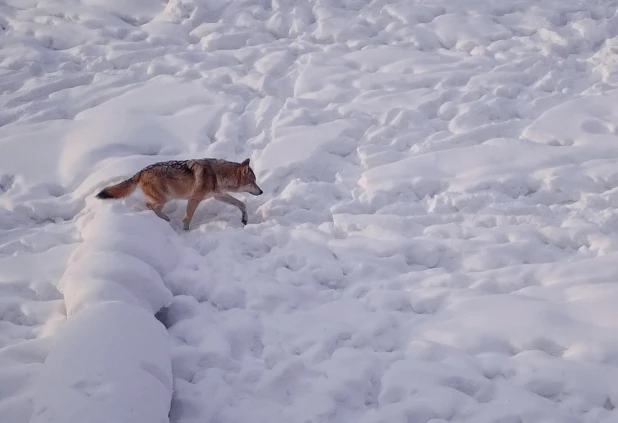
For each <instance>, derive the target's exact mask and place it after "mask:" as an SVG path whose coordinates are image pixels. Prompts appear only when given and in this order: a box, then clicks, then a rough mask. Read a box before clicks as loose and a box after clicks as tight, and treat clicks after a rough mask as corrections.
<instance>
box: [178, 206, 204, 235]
mask: <svg viewBox="0 0 618 423" xmlns="http://www.w3.org/2000/svg"><path fill="white" fill-rule="evenodd" d="M198 204H200V200H195V199H189V201H188V202H187V211H186V212H185V218H184V219H183V220H182V223H183V229H184V230H185V231H188V230H189V224H190V223H191V219H193V214H194V213H195V209H197V206H198Z"/></svg>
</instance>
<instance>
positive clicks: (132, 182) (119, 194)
mask: <svg viewBox="0 0 618 423" xmlns="http://www.w3.org/2000/svg"><path fill="white" fill-rule="evenodd" d="M138 182H139V174H137V175H135V176H133V177H132V178H129V179H127V180H126V181H122V182H120V183H119V184H116V185H112V186H111V187H107V188H105V189H104V190H102V191H101V192H99V193H98V194H97V198H99V199H101V200H107V199H110V198H123V197H126V196H128V195H131V193H133V191H135V188H137V183H138Z"/></svg>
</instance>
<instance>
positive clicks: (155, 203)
mask: <svg viewBox="0 0 618 423" xmlns="http://www.w3.org/2000/svg"><path fill="white" fill-rule="evenodd" d="M138 186H139V187H140V188H141V190H142V191H143V192H144V195H146V198H147V203H146V205H147V206H148V208H149V209H151V210H152V211H154V212H155V213H156V215H157V216H159V217H160V218H161V219H165V220H167V221H169V220H170V218H169V217H168V216H167V215H166V214H165V213H163V211H162V210H163V206H164V205H165V204H166V203H167V202H168V201H170V200H172V199H187V200H188V202H187V210H186V212H185V217H184V219H183V223H184V226H183V227H184V229H185V230H189V224H190V223H191V219H192V218H193V214H194V213H195V209H196V208H197V206H198V204H199V203H200V202H201V201H203V200H205V199H207V198H211V197H213V198H215V199H217V200H219V201H222V202H224V203H227V204H230V205H232V206H235V207H237V208H238V209H239V210H240V211H241V213H242V223H243V224H245V225H246V224H247V207H246V206H245V204H244V203H243V202H242V201H240V200H238V199H236V198H234V197H232V196H231V195H230V194H229V193H230V192H248V193H250V194H253V195H261V194H262V193H263V191H262V190H261V189H260V187H259V186H258V185H257V183H256V179H255V174H254V173H253V170H252V169H251V167H250V166H249V159H247V160H245V161H243V162H242V163H236V162H230V161H227V160H220V159H195V160H172V161H167V162H159V163H155V164H152V165H150V166H147V167H145V168H144V169H142V170H140V171H139V172H137V173H136V174H135V175H133V176H132V177H131V178H129V179H127V180H126V181H123V182H120V183H119V184H116V185H112V186H110V187H107V188H105V189H103V190H102V191H101V192H99V193H98V194H97V198H100V199H110V198H122V197H126V196H128V195H130V194H131V193H132V192H133V191H135V189H136V188H137V187H138Z"/></svg>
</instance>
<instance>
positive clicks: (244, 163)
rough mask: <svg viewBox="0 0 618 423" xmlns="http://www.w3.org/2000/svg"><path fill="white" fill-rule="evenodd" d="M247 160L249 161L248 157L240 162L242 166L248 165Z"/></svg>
mask: <svg viewBox="0 0 618 423" xmlns="http://www.w3.org/2000/svg"><path fill="white" fill-rule="evenodd" d="M249 161H250V159H246V160H245V161H244V162H242V163H241V164H242V165H243V166H249Z"/></svg>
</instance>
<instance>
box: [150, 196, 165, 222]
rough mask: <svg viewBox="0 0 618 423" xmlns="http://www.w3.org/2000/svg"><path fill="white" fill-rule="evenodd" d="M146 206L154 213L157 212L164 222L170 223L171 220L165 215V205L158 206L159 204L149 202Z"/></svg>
mask: <svg viewBox="0 0 618 423" xmlns="http://www.w3.org/2000/svg"><path fill="white" fill-rule="evenodd" d="M146 206H147V207H148V208H149V209H150V210H152V211H153V212H155V214H156V215H157V216H159V217H160V218H161V219H163V220H167V221H168V222H169V221H170V218H169V216H168V215H166V214H165V213H163V204H157V203H153V202H150V201H149V202H147V203H146Z"/></svg>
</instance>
